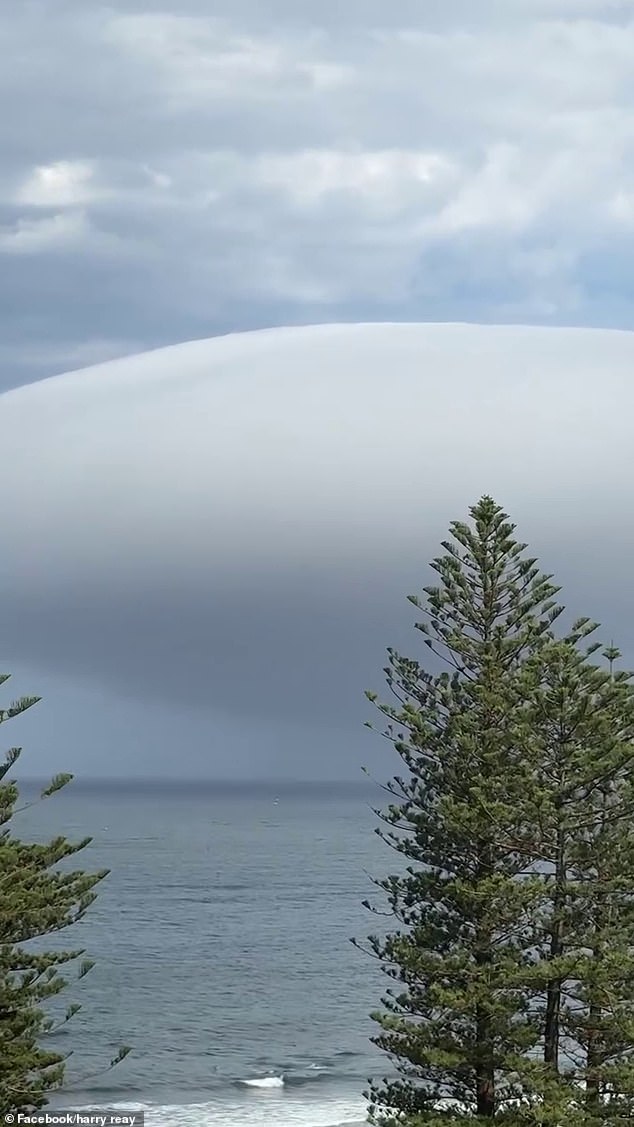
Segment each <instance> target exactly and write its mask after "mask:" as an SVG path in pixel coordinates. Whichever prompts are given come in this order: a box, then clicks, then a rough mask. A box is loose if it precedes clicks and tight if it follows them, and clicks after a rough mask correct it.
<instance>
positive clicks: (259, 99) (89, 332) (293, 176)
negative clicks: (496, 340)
mask: <svg viewBox="0 0 634 1127" xmlns="http://www.w3.org/2000/svg"><path fill="white" fill-rule="evenodd" d="M2 28H3V36H4V50H3V58H4V62H3V67H2V73H1V74H0V96H1V97H2V99H3V102H4V104H6V105H12V106H13V107H15V108H14V110H13V112H12V113H10V114H5V115H3V120H2V123H1V125H0V143H1V145H2V152H3V168H2V172H1V173H0V308H1V309H2V310H3V314H2V317H3V322H4V323H3V325H2V338H3V345H2V357H3V361H4V362H3V370H4V377H3V379H4V384H5V386H8V385H11V384H17V383H19V382H22V381H23V380H25V379H29V378H33V377H36V376H39V375H46V374H49V373H52V372H55V371H59V370H64V369H65V368H68V366H69V365H70V364H72V363H73V362H74V361H73V358H76V362H77V364H78V365H81V364H82V363H90V362H92V361H93V360H94V359H98V358H100V357H104V358H107V357H109V356H112V355H115V354H117V353H125V352H130V351H134V350H135V349H138V348H142V347H149V346H154V345H160V344H165V343H171V342H172V341H174V340H179V339H188V338H190V337H193V336H208V335H213V334H214V333H217V332H223V331H228V330H232V329H236V328H249V327H257V326H259V325H270V324H279V323H286V324H288V323H305V322H309V321H324V320H358V319H371V320H374V319H396V320H407V319H413V320H426V319H432V320H433V319H442V320H445V319H456V318H465V319H469V320H483V321H505V322H509V321H524V322H525V321H530V322H543V323H560V324H561V323H568V324H595V325H608V326H609V325H612V326H615V325H616V326H622V327H629V326H630V325H631V323H632V290H631V283H630V273H631V271H630V263H631V259H632V253H633V249H634V247H633V232H634V147H633V146H634V128H633V124H632V113H631V105H632V93H633V88H632V82H633V80H632V75H633V74H634V23H633V22H632V7H631V4H630V3H629V2H623V3H621V2H619V0H548V2H546V0H543V2H542V0H504V2H502V0H484V2H483V3H480V4H478V5H477V7H476V6H475V5H473V4H472V3H467V2H466V0H443V2H442V3H440V2H430V3H427V4H425V5H423V6H421V5H420V4H419V3H418V2H415V0H400V3H399V4H396V5H387V4H384V3H382V2H379V0H363V2H360V0H355V2H349V3H346V4H345V5H342V4H340V3H335V2H334V0H325V2H321V3H319V4H316V3H315V4H312V3H303V4H297V3H295V2H291V0H267V3H265V4H262V3H260V2H258V3H256V2H255V0H240V2H236V0H232V3H231V4H229V3H228V0H219V2H218V3H217V4H215V5H214V15H213V17H212V16H210V14H209V6H208V5H207V4H204V3H202V0H181V2H180V3H178V4H176V3H175V2H174V0H160V2H159V0H155V2H154V3H153V4H151V5H150V4H149V3H148V4H144V3H140V2H138V0H125V2H113V3H110V4H109V5H107V6H100V5H97V6H95V5H86V4H84V3H82V2H81V0H65V2H64V3H60V4H57V5H55V7H54V9H53V8H52V7H51V5H50V4H47V3H44V2H43V0H24V2H23V3H20V4H14V5H10V6H7V11H6V12H4V13H3V16H2Z"/></svg>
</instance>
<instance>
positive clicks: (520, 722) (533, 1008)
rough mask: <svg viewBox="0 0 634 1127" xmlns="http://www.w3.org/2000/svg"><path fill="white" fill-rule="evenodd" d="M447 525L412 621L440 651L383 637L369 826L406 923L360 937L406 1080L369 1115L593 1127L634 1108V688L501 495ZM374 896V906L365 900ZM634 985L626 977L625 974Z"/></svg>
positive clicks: (376, 1087) (390, 1087)
mask: <svg viewBox="0 0 634 1127" xmlns="http://www.w3.org/2000/svg"><path fill="white" fill-rule="evenodd" d="M471 517H472V525H471V526H470V525H467V524H465V523H463V522H455V523H454V524H453V525H452V526H451V535H452V538H451V540H448V541H446V542H444V543H443V548H444V549H445V555H443V556H442V557H439V558H438V559H436V560H434V561H433V563H432V567H433V568H434V570H435V571H436V572H437V574H438V576H439V583H438V585H437V586H430V587H427V588H425V594H426V596H427V599H426V603H425V604H423V602H422V601H421V600H420V599H418V598H417V597H414V596H411V597H410V601H411V602H412V603H413V604H414V606H416V607H417V609H418V610H419V611H421V612H422V615H423V618H422V621H421V622H419V623H418V624H417V629H418V630H419V631H420V632H421V633H422V634H423V636H424V641H425V644H426V645H427V647H428V648H429V649H430V650H431V651H432V652H433V653H434V654H435V655H436V657H437V659H440V660H441V661H442V662H443V663H444V664H445V665H446V666H448V669H445V670H444V671H442V672H440V673H436V674H431V673H428V672H426V671H425V670H424V669H422V668H421V666H420V665H419V664H418V663H417V662H416V661H413V660H411V659H409V658H404V657H401V656H400V655H399V654H397V653H396V652H395V651H394V650H392V649H390V650H388V658H389V663H388V666H387V668H386V670H385V674H386V678H387V683H388V686H389V689H390V691H391V694H392V698H393V701H392V703H388V704H383V703H380V702H379V701H378V698H377V696H376V694H375V693H368V694H367V695H368V698H369V699H370V700H371V701H372V702H373V703H374V704H375V705H377V707H378V708H379V710H380V712H381V713H382V714H383V716H384V717H385V718H386V719H387V721H388V725H387V728H386V729H385V731H384V732H383V734H384V735H385V737H386V738H387V739H388V740H389V741H390V742H392V743H393V745H394V747H395V749H396V751H397V753H398V754H399V756H400V758H401V760H402V762H403V764H404V766H405V768H406V773H405V775H401V776H397V777H396V778H395V779H393V780H392V782H390V783H389V784H388V786H387V788H386V789H387V791H388V793H389V795H390V798H391V803H390V805H389V806H388V808H387V810H385V811H383V812H380V811H377V814H378V816H379V818H380V819H381V821H382V823H383V826H382V827H380V828H379V829H378V830H377V832H378V833H379V834H380V836H381V837H382V838H383V839H384V840H385V841H386V842H387V843H388V844H389V845H390V846H392V848H394V849H395V850H396V851H397V852H398V854H400V856H401V858H402V859H403V861H404V862H405V867H404V871H403V869H401V871H400V872H399V874H398V875H395V876H390V877H388V878H386V879H384V880H379V881H376V882H375V883H376V884H377V886H378V887H379V888H380V889H381V890H382V891H383V893H384V895H385V896H386V898H387V901H388V905H389V908H390V911H391V913H392V915H393V918H394V919H395V921H396V922H397V924H398V925H399V930H397V931H394V932H393V933H391V934H388V935H387V936H381V937H379V936H373V937H371V938H370V940H369V943H370V950H371V952H372V954H373V955H374V956H375V957H376V958H377V959H379V960H380V962H381V965H382V967H383V969H384V971H385V973H386V974H387V976H388V977H389V978H390V979H391V981H392V985H391V987H390V989H389V990H388V991H387V994H386V997H385V998H384V999H383V1004H384V1009H383V1010H382V1011H380V1012H378V1013H376V1014H374V1015H373V1017H374V1019H375V1021H376V1022H377V1024H378V1026H379V1029H380V1032H379V1033H378V1035H377V1036H376V1038H375V1039H374V1040H375V1043H376V1044H377V1045H378V1046H379V1047H380V1048H381V1049H383V1050H385V1052H386V1053H387V1054H388V1055H389V1057H390V1059H391V1061H392V1063H393V1064H394V1065H395V1066H396V1069H397V1073H398V1076H397V1078H396V1079H392V1080H390V1079H386V1080H384V1081H383V1083H382V1084H373V1085H372V1088H371V1090H370V1093H369V1098H370V1101H371V1118H372V1121H373V1122H375V1123H377V1124H381V1125H385V1127H387V1125H391V1124H393V1123H394V1124H396V1123H397V1122H398V1123H406V1124H408V1125H411V1127H414V1125H420V1127H422V1124H425V1125H426V1127H435V1125H436V1124H441V1123H442V1124H446V1123H453V1122H456V1123H457V1122H458V1121H461V1120H463V1119H469V1120H471V1121H472V1122H478V1121H479V1120H482V1121H485V1120H487V1121H489V1120H491V1119H493V1118H494V1119H495V1120H496V1122H498V1123H500V1124H509V1125H514V1124H524V1123H526V1124H535V1125H537V1124H540V1125H542V1127H591V1125H592V1127H599V1125H602V1124H604V1123H605V1124H607V1123H610V1124H617V1123H621V1122H625V1121H626V1120H628V1121H629V1120H631V1118H632V1116H633V1114H634V1089H633V1087H632V1083H633V1079H634V1066H633V1065H632V1064H630V1053H631V1050H632V1048H634V1040H633V1034H634V1006H633V1005H632V997H633V995H634V962H633V959H634V906H633V904H632V893H631V889H632V887H633V881H634V835H632V834H630V832H629V818H630V815H631V813H632V812H633V811H634V791H633V789H632V786H633V784H632V770H631V767H632V755H633V752H632V749H633V747H634V694H633V690H632V685H631V678H630V675H628V674H625V673H617V674H615V673H614V671H613V662H614V660H615V659H616V657H617V656H618V651H616V650H614V648H613V647H610V648H609V649H608V650H606V651H605V653H604V657H605V658H606V659H607V660H608V662H609V667H608V669H607V670H606V669H602V668H599V667H598V666H597V665H595V664H593V663H592V661H591V658H592V656H593V654H594V653H595V652H596V650H597V647H598V646H599V643H590V645H586V639H587V638H588V637H589V636H590V635H592V634H593V633H594V631H595V630H596V625H595V624H594V623H592V622H590V621H589V620H588V619H581V620H579V621H578V622H576V623H575V624H574V626H573V628H572V630H571V631H570V632H569V633H568V634H566V635H565V636H564V637H562V638H557V637H556V636H555V632H554V624H555V623H556V620H557V619H558V617H559V615H560V613H561V609H562V608H561V607H560V606H558V604H557V602H556V595H557V593H558V589H557V588H556V587H554V586H553V584H552V582H551V579H552V577H551V576H548V575H543V574H542V573H541V572H540V571H539V568H538V567H537V566H536V561H535V559H533V558H531V557H526V556H525V554H524V553H525V548H526V545H524V544H520V543H518V542H517V541H516V540H515V539H514V535H513V534H514V526H513V525H512V524H510V523H509V521H508V519H507V517H506V514H505V513H503V512H502V510H501V509H500V508H499V506H497V505H496V504H495V503H494V502H493V501H492V500H491V498H488V497H485V498H483V499H482V500H481V501H480V502H479V503H478V504H477V505H476V506H475V507H474V508H472V509H471ZM367 906H368V907H371V905H369V904H368V905H367ZM631 983H632V985H630V984H631Z"/></svg>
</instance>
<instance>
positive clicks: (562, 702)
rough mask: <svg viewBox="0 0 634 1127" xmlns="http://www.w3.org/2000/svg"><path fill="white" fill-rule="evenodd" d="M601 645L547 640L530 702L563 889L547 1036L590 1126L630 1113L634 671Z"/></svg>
mask: <svg viewBox="0 0 634 1127" xmlns="http://www.w3.org/2000/svg"><path fill="white" fill-rule="evenodd" d="M595 629H596V626H595V624H587V625H585V626H584V630H583V633H584V635H585V636H587V635H588V634H591V633H593V632H594V630H595ZM598 648H600V644H599V643H595V644H594V645H592V646H591V647H590V648H589V650H588V653H589V654H590V653H592V652H594V651H596V650H597V649H598ZM603 656H604V657H605V658H606V659H607V661H608V662H609V668H608V670H607V671H606V670H605V669H601V668H597V667H596V666H593V665H590V664H589V663H588V662H587V660H584V658H583V657H581V656H580V654H579V652H578V651H576V649H575V648H574V647H573V646H572V645H571V644H570V641H566V642H565V643H563V644H561V643H560V644H559V645H554V646H553V647H551V650H550V654H549V655H548V658H547V661H546V663H545V664H542V669H541V672H540V678H539V679H540V691H539V692H538V693H537V694H536V695H535V705H536V707H534V708H533V717H534V720H535V722H536V727H537V725H540V726H541V731H542V734H546V735H547V739H546V740H545V742H544V744H543V746H542V751H543V752H545V753H546V754H545V755H544V757H543V759H542V765H543V766H542V770H545V772H546V773H547V783H548V786H547V789H546V790H545V791H544V793H545V794H547V799H546V801H545V802H544V803H543V806H542V811H541V812H540V815H539V817H540V820H541V829H542V841H543V843H544V844H545V845H546V846H548V843H549V842H550V850H551V860H554V859H555V849H554V845H555V841H556V842H557V849H556V863H555V866H554V868H553V869H552V870H551V871H552V872H553V873H554V878H555V883H556V885H557V886H558V888H559V896H558V898H557V899H558V903H557V904H556V905H555V903H554V902H553V906H554V907H555V908H556V917H557V930H558V934H559V946H558V950H557V954H556V957H555V958H554V960H553V962H552V964H551V965H552V966H553V967H554V968H555V971H556V975H555V977H554V979H551V980H550V982H549V995H550V997H551V998H552V997H553V996H554V998H555V1003H554V1004H553V1005H552V1006H551V1007H550V1010H551V1013H550V1015H549V1014H548V1012H547V1022H546V1038H547V1041H546V1044H548V1038H549V1036H550V1035H552V1040H553V1044H555V1045H556V1044H557V1042H558V1041H559V1040H561V1044H562V1057H563V1058H564V1059H563V1060H562V1061H561V1062H560V1061H559V1059H558V1054H557V1053H556V1052H555V1053H553V1055H552V1057H551V1063H552V1064H553V1066H554V1067H561V1071H562V1073H563V1074H564V1075H565V1076H566V1078H570V1079H572V1081H573V1082H574V1084H575V1085H576V1086H581V1087H582V1089H584V1090H585V1096H584V1098H583V1101H582V1108H583V1110H582V1111H579V1112H578V1113H577V1115H576V1120H577V1121H578V1122H580V1123H583V1124H588V1125H599V1124H604V1123H605V1124H610V1125H615V1124H617V1123H621V1122H622V1123H625V1122H631V1121H632V1119H633V1118H634V1068H633V1064H632V1060H631V1057H632V1052H633V1051H634V895H633V890H634V833H632V829H631V818H632V814H633V813H634V694H633V692H632V675H631V674H629V673H626V672H621V671H620V672H618V673H614V669H613V666H614V662H615V660H616V659H617V658H618V657H619V656H620V655H619V652H618V650H616V649H615V648H614V647H613V646H610V647H608V648H607V650H605V651H604V654H603ZM544 719H547V720H548V721H549V724H550V732H547V730H545V727H544ZM552 815H555V817H554V818H553V816H552ZM553 829H554V830H555V831H556V833H555V835H554V834H553ZM554 918H555V914H554V915H553V917H552V918H551V934H552V931H553V928H552V920H553V919H554Z"/></svg>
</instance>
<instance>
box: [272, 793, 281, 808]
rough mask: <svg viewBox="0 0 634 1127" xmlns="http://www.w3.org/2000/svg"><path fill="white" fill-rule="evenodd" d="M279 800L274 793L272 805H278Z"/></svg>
mask: <svg viewBox="0 0 634 1127" xmlns="http://www.w3.org/2000/svg"><path fill="white" fill-rule="evenodd" d="M279 801H280V800H279V798H278V797H277V795H275V798H274V799H273V805H274V806H278V805H279Z"/></svg>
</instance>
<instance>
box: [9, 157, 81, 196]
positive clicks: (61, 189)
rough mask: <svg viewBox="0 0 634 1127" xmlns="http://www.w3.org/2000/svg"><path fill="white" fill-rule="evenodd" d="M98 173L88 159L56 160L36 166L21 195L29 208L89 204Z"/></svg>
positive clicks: (19, 194)
mask: <svg viewBox="0 0 634 1127" xmlns="http://www.w3.org/2000/svg"><path fill="white" fill-rule="evenodd" d="M93 176H94V170H93V168H92V165H91V164H89V163H88V162H87V161H67V160H61V161H56V162H55V163H54V164H50V165H41V166H39V167H37V168H35V169H33V171H32V173H31V174H30V175H29V176H28V178H27V180H26V181H25V183H24V184H23V185H22V186H21V188H20V190H19V191H18V194H17V200H16V202H17V203H18V204H26V206H27V207H29V206H30V207H65V206H69V205H80V206H81V205H82V204H85V203H88V202H89V200H90V199H91V197H92V192H91V187H92V180H93Z"/></svg>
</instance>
